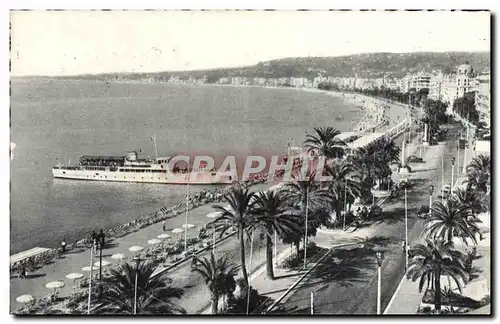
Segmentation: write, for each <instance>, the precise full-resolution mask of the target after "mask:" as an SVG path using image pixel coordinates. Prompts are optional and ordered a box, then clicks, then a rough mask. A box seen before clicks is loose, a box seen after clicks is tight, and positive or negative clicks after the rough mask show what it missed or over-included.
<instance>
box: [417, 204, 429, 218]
mask: <svg viewBox="0 0 500 324" xmlns="http://www.w3.org/2000/svg"><path fill="white" fill-rule="evenodd" d="M427 216H429V206H427V205H424V206H421V207H420V209H419V211H418V213H417V218H419V219H426V218H427Z"/></svg>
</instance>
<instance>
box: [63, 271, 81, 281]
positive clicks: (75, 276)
mask: <svg viewBox="0 0 500 324" xmlns="http://www.w3.org/2000/svg"><path fill="white" fill-rule="evenodd" d="M66 278H68V279H71V280H76V279H81V278H83V274H81V273H78V272H73V273H70V274H68V275H66Z"/></svg>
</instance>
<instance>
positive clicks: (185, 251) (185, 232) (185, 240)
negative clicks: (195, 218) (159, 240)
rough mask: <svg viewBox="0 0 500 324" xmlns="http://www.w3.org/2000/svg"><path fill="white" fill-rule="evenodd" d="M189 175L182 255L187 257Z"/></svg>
mask: <svg viewBox="0 0 500 324" xmlns="http://www.w3.org/2000/svg"><path fill="white" fill-rule="evenodd" d="M190 177H191V175H190V174H188V183H187V189H186V228H185V229H184V253H186V255H187V230H188V214H189V180H190Z"/></svg>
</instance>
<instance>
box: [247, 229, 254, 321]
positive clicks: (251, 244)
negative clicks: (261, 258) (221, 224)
mask: <svg viewBox="0 0 500 324" xmlns="http://www.w3.org/2000/svg"><path fill="white" fill-rule="evenodd" d="M254 234H255V230H253V231H252V238H251V240H250V264H249V269H250V273H252V261H253V260H252V258H253V238H254ZM249 281H250V280H249ZM251 287H252V286H250V282H249V283H248V289H247V312H246V314H247V315H248V313H249V311H250V292H251Z"/></svg>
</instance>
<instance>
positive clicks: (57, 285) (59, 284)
mask: <svg viewBox="0 0 500 324" xmlns="http://www.w3.org/2000/svg"><path fill="white" fill-rule="evenodd" d="M45 287H47V288H49V289H57V288H62V287H64V282H62V281H51V282H49V283H48V284H46V285H45Z"/></svg>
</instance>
